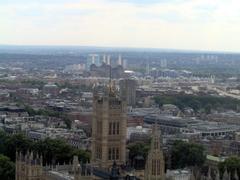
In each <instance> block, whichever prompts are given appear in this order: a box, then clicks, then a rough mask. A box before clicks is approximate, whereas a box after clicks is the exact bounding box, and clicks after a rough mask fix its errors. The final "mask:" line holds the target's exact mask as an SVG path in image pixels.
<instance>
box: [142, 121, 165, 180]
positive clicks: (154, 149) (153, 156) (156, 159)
mask: <svg viewBox="0 0 240 180" xmlns="http://www.w3.org/2000/svg"><path fill="white" fill-rule="evenodd" d="M160 135H161V134H160V133H159V130H158V128H157V124H156V123H155V125H154V128H153V137H152V141H151V148H150V151H149V153H148V157H147V162H146V167H145V173H144V176H145V178H144V180H165V172H164V169H165V164H164V157H163V151H162V149H161V141H160Z"/></svg>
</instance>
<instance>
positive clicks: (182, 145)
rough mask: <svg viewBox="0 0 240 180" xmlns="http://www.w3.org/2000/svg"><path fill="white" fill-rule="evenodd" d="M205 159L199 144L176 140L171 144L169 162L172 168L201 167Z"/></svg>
mask: <svg viewBox="0 0 240 180" xmlns="http://www.w3.org/2000/svg"><path fill="white" fill-rule="evenodd" d="M205 159H206V156H205V154H204V148H203V146H201V145H199V144H194V143H187V142H183V141H176V142H175V143H174V144H173V146H172V150H171V160H172V161H171V162H172V163H171V164H172V168H173V169H178V168H185V167H193V166H198V167H201V166H202V165H203V164H204V161H205Z"/></svg>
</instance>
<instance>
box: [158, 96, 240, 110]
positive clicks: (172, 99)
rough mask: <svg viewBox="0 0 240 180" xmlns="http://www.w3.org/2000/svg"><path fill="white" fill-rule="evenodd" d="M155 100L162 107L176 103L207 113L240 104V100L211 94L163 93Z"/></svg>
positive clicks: (179, 105)
mask: <svg viewBox="0 0 240 180" xmlns="http://www.w3.org/2000/svg"><path fill="white" fill-rule="evenodd" d="M154 100H155V102H156V103H157V104H158V105H159V106H160V107H161V106H162V105H164V104H174V105H176V106H177V107H178V108H179V109H180V110H183V109H184V108H187V107H190V108H192V109H193V110H194V111H195V112H200V111H204V112H205V113H207V114H209V113H210V112H211V110H221V109H227V110H238V107H239V106H240V100H237V99H233V98H230V97H218V96H210V95H202V96H201V95H198V96H197V95H186V94H178V95H162V96H156V97H155V98H154Z"/></svg>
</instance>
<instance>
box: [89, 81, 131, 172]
mask: <svg viewBox="0 0 240 180" xmlns="http://www.w3.org/2000/svg"><path fill="white" fill-rule="evenodd" d="M93 99H94V100H93V119H92V162H91V163H92V165H93V166H97V167H100V168H103V169H109V168H110V167H111V165H112V164H113V163H114V162H116V164H117V165H121V164H124V163H125V161H126V126H127V120H126V102H125V101H123V100H121V99H120V98H119V96H118V94H117V92H116V90H115V89H114V87H112V85H111V82H110V85H109V86H108V87H106V86H105V87H104V88H103V90H102V91H101V92H99V91H96V90H95V91H94V98H93Z"/></svg>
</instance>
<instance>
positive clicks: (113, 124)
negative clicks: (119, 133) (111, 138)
mask: <svg viewBox="0 0 240 180" xmlns="http://www.w3.org/2000/svg"><path fill="white" fill-rule="evenodd" d="M115 124H116V123H115V122H114V123H113V134H115V131H116V129H115Z"/></svg>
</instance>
